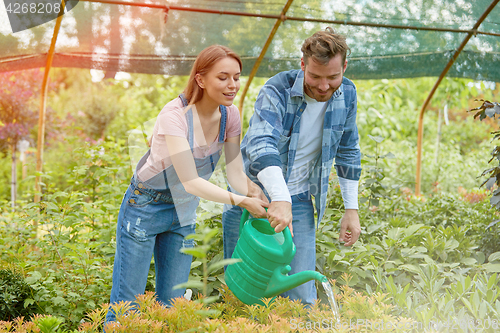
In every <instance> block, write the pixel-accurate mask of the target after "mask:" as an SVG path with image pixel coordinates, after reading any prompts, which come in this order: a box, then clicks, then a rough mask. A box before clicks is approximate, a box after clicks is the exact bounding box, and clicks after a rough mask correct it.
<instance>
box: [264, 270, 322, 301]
mask: <svg viewBox="0 0 500 333" xmlns="http://www.w3.org/2000/svg"><path fill="white" fill-rule="evenodd" d="M290 270H291V267H290V265H286V266H284V267H281V268H276V269H275V270H274V272H273V275H272V277H271V280H270V282H269V284H268V287H267V289H266V291H265V294H264V297H273V296H276V295H279V294H281V293H283V292H285V291H287V290H290V289H293V288H295V287H297V286H300V285H301V284H303V283H306V282H307V281H310V280H317V281H319V282H325V281H328V280H327V278H326V277H325V276H324V275H322V274H321V273H319V272H316V271H303V272H299V273H296V274H293V275H288V272H290Z"/></svg>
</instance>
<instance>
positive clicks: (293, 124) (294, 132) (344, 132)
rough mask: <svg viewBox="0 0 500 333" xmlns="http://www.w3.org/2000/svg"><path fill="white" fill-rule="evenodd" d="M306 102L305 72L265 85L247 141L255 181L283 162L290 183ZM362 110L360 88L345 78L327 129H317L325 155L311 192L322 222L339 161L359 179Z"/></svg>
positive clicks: (340, 171)
mask: <svg viewBox="0 0 500 333" xmlns="http://www.w3.org/2000/svg"><path fill="white" fill-rule="evenodd" d="M306 106H307V103H306V100H305V98H304V72H303V71H302V70H291V71H286V72H282V73H279V74H277V75H275V76H273V77H272V78H271V79H269V80H268V81H267V82H266V84H265V85H264V86H263V87H262V89H261V90H260V92H259V95H258V97H257V101H256V102H255V112H254V114H253V116H252V118H251V119H250V126H249V129H248V132H247V133H246V135H245V137H244V138H243V141H242V143H241V151H242V155H243V162H244V165H245V170H246V172H247V174H248V176H249V177H250V178H251V179H252V180H253V181H255V182H257V183H258V180H257V174H258V173H259V172H260V171H261V170H263V169H264V168H266V167H269V166H279V167H281V169H282V171H283V177H284V178H285V181H286V182H288V179H289V177H290V173H291V171H292V168H293V163H294V160H295V153H296V151H297V144H298V139H299V130H300V120H301V116H302V113H303V111H304V110H305V108H306ZM356 112H357V96H356V87H355V85H354V83H353V82H352V81H350V80H349V79H347V78H345V77H344V78H343V80H342V84H341V85H340V87H339V89H337V91H335V92H334V93H333V95H332V97H331V98H330V99H329V100H328V103H327V108H326V112H325V118H324V125H323V133H316V134H315V133H311V135H321V136H322V143H321V154H320V155H319V156H318V158H317V160H316V161H314V162H315V164H314V168H313V170H312V172H311V174H310V175H309V186H310V190H309V192H310V193H311V194H312V195H313V196H314V198H315V204H316V210H317V213H318V220H317V222H318V223H319V222H320V221H321V219H322V218H323V214H324V212H325V208H326V198H327V192H328V179H329V176H330V171H331V169H332V164H333V160H334V159H335V169H336V171H337V175H338V176H339V177H343V178H347V179H351V180H359V177H360V174H361V152H360V149H359V137H358V128H357V125H356Z"/></svg>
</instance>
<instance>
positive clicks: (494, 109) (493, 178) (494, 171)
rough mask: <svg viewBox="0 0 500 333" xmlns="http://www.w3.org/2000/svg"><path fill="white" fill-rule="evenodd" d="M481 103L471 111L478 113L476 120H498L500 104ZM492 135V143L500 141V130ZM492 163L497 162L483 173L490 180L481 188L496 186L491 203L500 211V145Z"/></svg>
mask: <svg viewBox="0 0 500 333" xmlns="http://www.w3.org/2000/svg"><path fill="white" fill-rule="evenodd" d="M480 101H482V102H483V104H482V105H481V106H479V107H477V108H474V109H472V110H469V112H475V111H477V112H476V113H475V114H474V119H476V118H478V117H479V120H481V121H483V120H484V119H486V118H487V117H488V118H492V119H496V116H497V115H500V103H494V102H490V101H485V100H480ZM491 134H492V135H493V139H492V141H495V140H499V139H500V130H496V131H493V132H491ZM492 161H495V163H496V164H495V166H493V167H492V168H490V169H487V170H484V171H483V173H482V174H481V177H483V176H487V177H488V179H486V180H485V181H484V182H483V183H482V184H481V186H484V185H486V187H487V188H488V189H490V188H492V187H493V185H496V187H497V188H496V189H495V190H494V191H493V194H492V197H491V199H490V202H491V205H492V206H494V207H496V208H497V209H500V146H498V145H497V146H496V147H494V148H493V150H492V151H491V159H490V160H489V161H488V163H491V162H492ZM499 221H500V220H497V221H496V222H499Z"/></svg>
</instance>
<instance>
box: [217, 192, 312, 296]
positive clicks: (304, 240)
mask: <svg viewBox="0 0 500 333" xmlns="http://www.w3.org/2000/svg"><path fill="white" fill-rule="evenodd" d="M225 208H227V209H225V211H224V213H223V214H222V230H223V241H224V258H225V259H228V258H231V256H232V255H233V251H234V249H235V247H236V243H237V241H238V235H239V229H240V219H241V214H242V208H240V207H238V206H230V205H226V206H225ZM292 214H293V221H292V225H293V234H294V237H293V242H294V244H295V246H296V248H297V252H295V257H294V258H293V260H292V262H291V264H290V266H291V267H292V270H291V271H290V273H288V274H289V275H292V274H295V273H298V272H302V271H306V270H313V271H314V270H315V269H316V228H315V225H314V207H313V203H312V200H311V196H310V195H309V192H306V193H300V194H297V195H293V196H292ZM281 296H283V297H289V298H290V299H291V300H297V299H298V300H300V301H301V302H302V303H303V304H306V305H310V304H313V303H314V302H315V300H316V298H317V293H316V285H315V282H314V280H312V281H309V282H306V283H304V284H302V285H300V286H298V287H296V288H293V289H291V290H288V291H286V292H284V293H283V294H281Z"/></svg>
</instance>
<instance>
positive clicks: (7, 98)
mask: <svg viewBox="0 0 500 333" xmlns="http://www.w3.org/2000/svg"><path fill="white" fill-rule="evenodd" d="M41 81H42V71H41V70H39V69H35V70H26V71H18V72H4V73H0V150H1V151H4V152H6V151H10V152H11V154H12V180H11V202H12V206H14V205H15V202H16V193H17V171H16V170H17V167H16V166H17V160H16V153H17V145H18V143H19V142H20V141H21V140H23V139H29V134H30V130H31V129H32V128H33V127H34V126H35V125H36V124H37V123H38V108H37V104H36V102H35V101H36V99H37V97H38V93H39V87H40V86H41Z"/></svg>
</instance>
